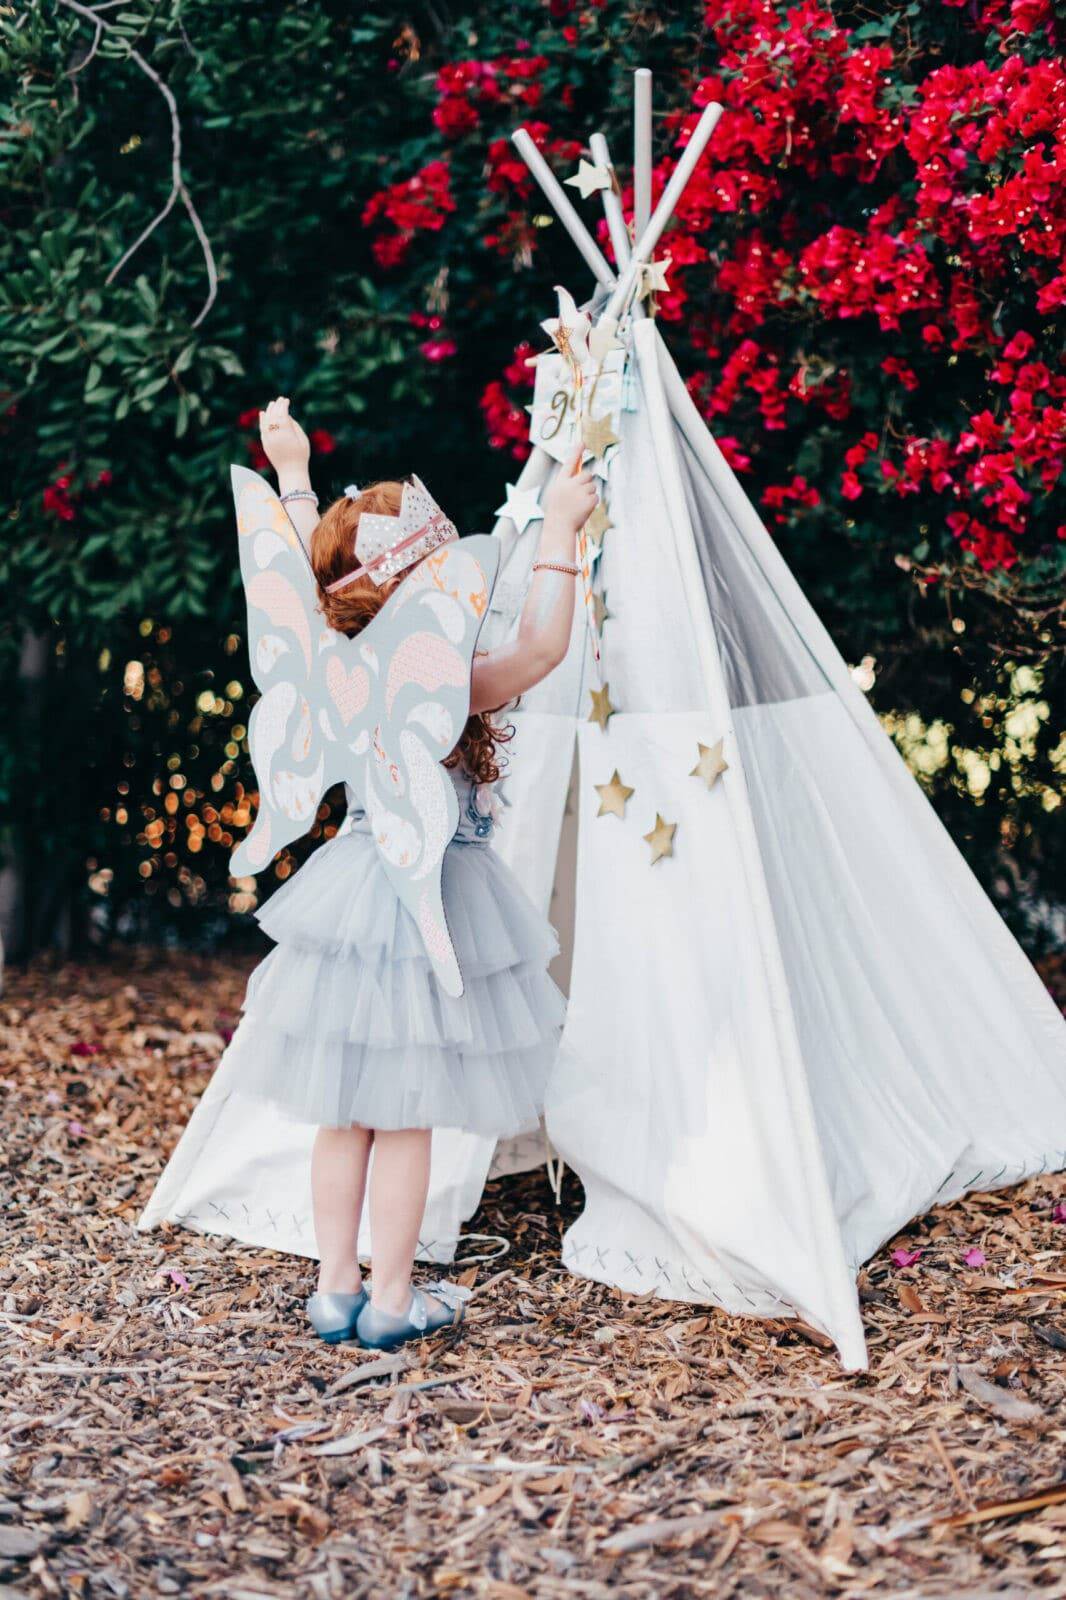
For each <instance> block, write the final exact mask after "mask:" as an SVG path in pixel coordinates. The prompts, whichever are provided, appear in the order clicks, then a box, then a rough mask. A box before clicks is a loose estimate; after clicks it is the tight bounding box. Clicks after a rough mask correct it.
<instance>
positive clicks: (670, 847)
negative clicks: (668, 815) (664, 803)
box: [644, 812, 677, 867]
mask: <svg viewBox="0 0 1066 1600" xmlns="http://www.w3.org/2000/svg"><path fill="white" fill-rule="evenodd" d="M676 832H677V823H676V822H664V821H663V819H662V817H660V815H659V813H658V812H656V813H655V826H654V828H653V829H652V830H651V832H650V833H646V834H645V835H644V838H645V839H646V840H647V841H648V843H649V844H650V845H651V865H652V866H653V867H654V865H655V863H656V862H657V861H661V860H662V859H663V857H664V856H672V855H673V853H674V834H675V833H676Z"/></svg>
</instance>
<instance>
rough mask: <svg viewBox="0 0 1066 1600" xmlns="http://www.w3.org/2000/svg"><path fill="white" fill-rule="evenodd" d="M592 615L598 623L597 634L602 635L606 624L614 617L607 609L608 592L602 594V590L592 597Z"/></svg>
mask: <svg viewBox="0 0 1066 1600" xmlns="http://www.w3.org/2000/svg"><path fill="white" fill-rule="evenodd" d="M592 615H593V618H594V619H595V622H596V632H597V633H602V632H603V625H604V623H605V622H608V621H609V620H610V618H611V616H612V613H611V612H610V611H608V609H607V591H606V590H604V591H603V592H602V593H601V592H600V590H599V589H597V590H596V593H595V594H594V595H593V596H592Z"/></svg>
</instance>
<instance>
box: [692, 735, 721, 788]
mask: <svg viewBox="0 0 1066 1600" xmlns="http://www.w3.org/2000/svg"><path fill="white" fill-rule="evenodd" d="M697 749H698V750H699V753H700V759H699V760H698V761H697V762H696V765H695V766H694V767H693V769H692V771H691V772H690V773H689V777H690V778H702V779H703V781H704V783H705V784H706V785H707V787H708V789H713V788H714V786H715V784H716V783H717V782H718V780H719V778H720V777H721V776H722V773H723V772H728V771H729V762H728V761H727V760H726V759H725V757H724V756H723V755H722V741H721V739H719V740H718V741H717V743H716V744H711V745H707V744H699V743H697Z"/></svg>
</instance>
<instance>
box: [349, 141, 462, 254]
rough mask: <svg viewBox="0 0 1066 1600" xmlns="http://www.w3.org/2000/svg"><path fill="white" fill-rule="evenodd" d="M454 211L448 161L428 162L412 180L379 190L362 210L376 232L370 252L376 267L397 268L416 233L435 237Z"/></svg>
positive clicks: (408, 179) (368, 223)
mask: <svg viewBox="0 0 1066 1600" xmlns="http://www.w3.org/2000/svg"><path fill="white" fill-rule="evenodd" d="M454 210H455V201H454V199H453V198H452V192H451V172H450V169H449V167H448V163H447V161H443V160H438V161H430V162H429V163H428V164H427V165H426V166H424V167H423V168H422V169H421V171H419V172H416V173H415V175H414V177H412V178H405V179H403V180H402V181H401V182H399V183H393V184H390V185H389V187H388V188H387V189H381V190H379V192H378V193H377V194H375V195H372V196H371V198H370V200H368V202H367V204H366V205H365V207H364V208H363V223H364V225H365V226H366V227H368V228H371V229H383V228H386V227H387V228H391V229H392V230H393V231H392V232H378V233H377V236H376V237H375V238H374V241H373V244H372V245H371V248H372V250H373V252H374V256H375V259H376V260H377V262H378V265H379V266H382V267H386V268H387V267H394V266H398V265H399V263H400V262H401V261H402V260H403V258H404V256H405V255H406V254H407V250H408V248H409V246H410V244H411V241H412V239H413V238H414V237H415V235H416V234H417V233H419V232H424V231H425V232H430V233H437V232H439V231H440V229H441V228H443V226H444V224H445V222H446V221H447V219H448V216H449V215H450V213H451V212H453V211H454Z"/></svg>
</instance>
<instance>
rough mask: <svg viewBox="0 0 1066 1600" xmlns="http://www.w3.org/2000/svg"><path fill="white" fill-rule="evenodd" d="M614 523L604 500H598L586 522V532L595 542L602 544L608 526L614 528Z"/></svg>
mask: <svg viewBox="0 0 1066 1600" xmlns="http://www.w3.org/2000/svg"><path fill="white" fill-rule="evenodd" d="M613 527H614V523H613V522H612V521H611V519H610V517H609V516H608V515H607V507H606V506H605V505H604V503H603V501H602V500H597V502H596V509H595V510H594V511H593V513H592V515H591V516H590V517H589V519H588V521H587V522H586V523H585V532H586V533H587V534H588V536H589V538H590V539H591V540H592V542H593V544H602V543H603V536H604V534H605V533H606V532H607V529H608V528H613Z"/></svg>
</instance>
